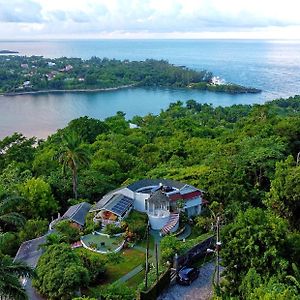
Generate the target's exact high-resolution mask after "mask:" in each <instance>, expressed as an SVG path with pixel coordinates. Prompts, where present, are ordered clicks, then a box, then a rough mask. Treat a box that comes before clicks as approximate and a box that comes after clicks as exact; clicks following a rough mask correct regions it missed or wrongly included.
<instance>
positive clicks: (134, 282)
mask: <svg viewBox="0 0 300 300" xmlns="http://www.w3.org/2000/svg"><path fill="white" fill-rule="evenodd" d="M144 278H145V270H142V271H141V272H140V273H138V274H136V275H135V276H133V277H132V278H130V279H129V280H127V281H126V282H125V283H126V285H127V286H128V287H131V288H134V289H137V287H138V286H139V285H140V284H141V283H142V282H143V280H144Z"/></svg>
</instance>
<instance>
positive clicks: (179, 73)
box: [0, 56, 261, 95]
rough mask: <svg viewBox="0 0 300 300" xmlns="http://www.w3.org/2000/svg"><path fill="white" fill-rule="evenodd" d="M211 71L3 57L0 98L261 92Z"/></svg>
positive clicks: (150, 62)
mask: <svg viewBox="0 0 300 300" xmlns="http://www.w3.org/2000/svg"><path fill="white" fill-rule="evenodd" d="M216 78H218V77H215V76H213V74H212V73H211V72H209V71H206V70H203V71H196V70H192V69H189V68H187V67H185V66H175V65H173V64H170V63H169V62H167V61H165V60H154V59H146V60H145V61H129V60H123V61H121V60H116V59H107V58H102V59H101V58H98V57H92V58H90V59H88V60H83V59H81V58H66V57H61V58H55V59H48V58H44V57H41V56H30V57H26V56H1V57H0V94H5V95H15V94H28V93H39V92H43V93H45V92H57V91H62V92H67V91H73V92H76V91H80V92H83V91H87V92H90V91H103V90H112V89H118V88H124V87H133V86H141V87H174V88H193V89H199V90H208V91H213V92H224V93H235V94H236V93H259V92H261V90H259V89H255V88H250V87H244V86H240V85H237V84H232V83H225V82H223V81H219V80H216Z"/></svg>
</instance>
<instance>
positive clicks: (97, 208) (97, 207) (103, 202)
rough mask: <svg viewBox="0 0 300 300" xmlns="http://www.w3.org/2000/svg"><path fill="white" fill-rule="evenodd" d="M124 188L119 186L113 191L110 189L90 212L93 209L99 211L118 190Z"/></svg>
mask: <svg viewBox="0 0 300 300" xmlns="http://www.w3.org/2000/svg"><path fill="white" fill-rule="evenodd" d="M123 189H124V187H120V188H117V189H115V190H113V191H110V192H109V193H107V194H106V195H104V196H103V197H102V198H101V199H100V200H99V201H98V202H97V203H96V204H95V205H94V206H93V207H92V208H91V209H90V212H93V211H99V210H100V209H101V208H103V207H104V206H105V205H107V204H108V203H109V202H110V201H111V199H112V198H113V196H114V195H115V194H116V192H118V191H122V190H123Z"/></svg>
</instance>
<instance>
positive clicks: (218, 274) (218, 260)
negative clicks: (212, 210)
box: [215, 217, 221, 287]
mask: <svg viewBox="0 0 300 300" xmlns="http://www.w3.org/2000/svg"><path fill="white" fill-rule="evenodd" d="M220 250H221V242H220V217H217V241H216V250H215V251H216V266H217V279H216V284H217V287H219V286H220Z"/></svg>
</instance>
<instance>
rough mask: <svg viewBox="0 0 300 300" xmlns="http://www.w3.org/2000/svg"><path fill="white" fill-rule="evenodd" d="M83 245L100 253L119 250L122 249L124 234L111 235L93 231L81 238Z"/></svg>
mask: <svg viewBox="0 0 300 300" xmlns="http://www.w3.org/2000/svg"><path fill="white" fill-rule="evenodd" d="M81 242H82V244H83V247H85V248H87V249H89V250H92V251H94V252H98V253H108V252H118V251H120V250H121V249H122V247H123V244H124V238H123V237H122V236H118V237H109V236H108V235H107V234H102V233H101V234H99V233H94V234H93V233H91V234H87V235H85V236H83V237H82V238H81Z"/></svg>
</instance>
